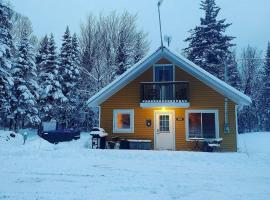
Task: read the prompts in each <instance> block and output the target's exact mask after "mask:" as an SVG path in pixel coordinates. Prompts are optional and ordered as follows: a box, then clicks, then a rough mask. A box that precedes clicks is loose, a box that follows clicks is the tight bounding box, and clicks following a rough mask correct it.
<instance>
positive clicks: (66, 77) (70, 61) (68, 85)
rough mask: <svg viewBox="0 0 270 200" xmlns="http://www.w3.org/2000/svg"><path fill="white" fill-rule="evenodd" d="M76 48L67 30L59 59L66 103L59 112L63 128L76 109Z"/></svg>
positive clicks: (77, 70)
mask: <svg viewBox="0 0 270 200" xmlns="http://www.w3.org/2000/svg"><path fill="white" fill-rule="evenodd" d="M73 47H74V48H77V47H75V46H73V43H72V37H71V35H70V31H69V28H68V27H67V28H66V31H65V33H64V36H63V43H62V47H61V52H60V57H59V62H60V63H59V71H60V73H61V76H62V80H61V85H62V88H63V94H64V95H65V97H67V99H68V100H67V102H66V103H65V108H64V109H63V110H62V112H61V124H63V125H64V126H65V127H67V126H68V125H70V121H71V120H72V119H71V115H72V112H73V111H74V110H75V109H76V106H75V101H76V91H77V90H76V86H77V83H78V81H79V76H80V73H79V68H78V65H77V64H76V60H77V58H75V54H74V52H77V50H75V49H73Z"/></svg>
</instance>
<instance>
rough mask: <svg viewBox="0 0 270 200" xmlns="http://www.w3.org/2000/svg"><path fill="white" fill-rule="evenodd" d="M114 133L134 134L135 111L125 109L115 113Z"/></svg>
mask: <svg viewBox="0 0 270 200" xmlns="http://www.w3.org/2000/svg"><path fill="white" fill-rule="evenodd" d="M113 132H114V133H133V132H134V110H132V109H123V110H114V111H113Z"/></svg>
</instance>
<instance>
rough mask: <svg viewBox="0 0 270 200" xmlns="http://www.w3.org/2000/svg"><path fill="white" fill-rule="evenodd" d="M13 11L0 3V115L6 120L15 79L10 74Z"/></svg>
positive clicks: (3, 3)
mask: <svg viewBox="0 0 270 200" xmlns="http://www.w3.org/2000/svg"><path fill="white" fill-rule="evenodd" d="M12 14H13V10H12V9H11V8H10V7H9V6H8V5H7V4H6V3H5V2H3V1H2V0H1V1H0V113H1V118H2V117H3V118H6V115H7V113H8V111H9V110H10V101H9V99H10V95H11V93H10V88H11V87H12V85H13V78H12V74H11V72H10V70H11V64H12V59H13V55H12V49H13V42H12V36H11V29H12V23H11V17H12Z"/></svg>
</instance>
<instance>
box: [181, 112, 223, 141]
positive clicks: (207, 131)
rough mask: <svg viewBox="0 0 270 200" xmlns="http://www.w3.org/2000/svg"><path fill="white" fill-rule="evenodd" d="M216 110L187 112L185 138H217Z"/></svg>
mask: <svg viewBox="0 0 270 200" xmlns="http://www.w3.org/2000/svg"><path fill="white" fill-rule="evenodd" d="M218 131H219V127H218V111H217V110H187V111H186V136H187V140H188V139H189V138H194V137H197V138H217V137H218V135H219V133H218Z"/></svg>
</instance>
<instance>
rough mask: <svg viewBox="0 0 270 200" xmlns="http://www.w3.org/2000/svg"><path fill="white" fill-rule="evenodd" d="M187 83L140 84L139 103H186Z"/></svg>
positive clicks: (187, 100) (187, 99)
mask: <svg viewBox="0 0 270 200" xmlns="http://www.w3.org/2000/svg"><path fill="white" fill-rule="evenodd" d="M188 102H189V83H188V82H184V81H170V82H142V83H141V103H188Z"/></svg>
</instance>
